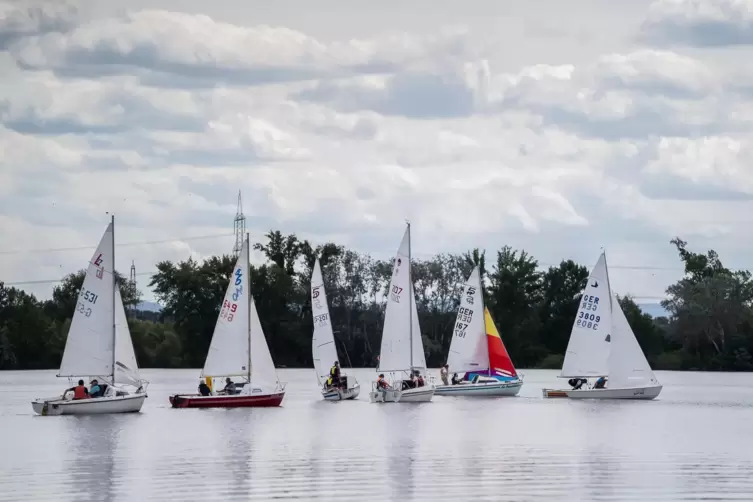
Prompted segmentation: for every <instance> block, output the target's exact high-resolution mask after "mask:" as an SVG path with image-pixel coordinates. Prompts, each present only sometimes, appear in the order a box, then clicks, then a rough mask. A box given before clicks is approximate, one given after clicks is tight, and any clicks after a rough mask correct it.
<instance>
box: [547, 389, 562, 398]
mask: <svg viewBox="0 0 753 502" xmlns="http://www.w3.org/2000/svg"><path fill="white" fill-rule="evenodd" d="M541 394H542V395H543V396H544V398H554V397H568V396H567V391H566V390H561V389H541Z"/></svg>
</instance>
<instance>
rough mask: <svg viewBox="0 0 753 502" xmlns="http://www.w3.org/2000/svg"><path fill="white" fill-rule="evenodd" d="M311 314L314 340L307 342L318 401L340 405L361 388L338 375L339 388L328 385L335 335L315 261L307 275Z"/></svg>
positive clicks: (320, 274)
mask: <svg viewBox="0 0 753 502" xmlns="http://www.w3.org/2000/svg"><path fill="white" fill-rule="evenodd" d="M311 314H312V317H313V320H314V336H313V338H312V340H311V351H312V355H313V358H314V372H315V373H316V380H317V382H319V386H320V387H321V391H322V397H323V398H324V399H325V400H326V401H342V400H346V399H355V398H357V397H358V394H360V392H361V386H360V385H359V383H358V381H357V380H356V378H355V377H350V376H347V375H345V374H342V373H341V375H340V382H339V385H330V384H329V383H328V379H329V368H330V365H333V364H334V363H338V364H339V359H338V357H337V347H336V346H335V335H334V333H333V332H332V322H331V318H330V315H329V306H328V304H327V292H326V288H325V287H324V279H323V277H322V269H321V267H320V265H319V258H317V259H316V261H315V262H314V271H313V273H312V275H311Z"/></svg>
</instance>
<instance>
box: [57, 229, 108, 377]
mask: <svg viewBox="0 0 753 502" xmlns="http://www.w3.org/2000/svg"><path fill="white" fill-rule="evenodd" d="M113 256H114V250H113V224H112V222H111V223H110V224H109V225H108V226H107V230H105V233H104V235H103V236H102V240H100V242H99V245H98V246H97V249H96V251H94V256H92V259H91V260H90V261H89V266H88V268H87V269H86V275H85V276H84V283H83V285H82V287H81V291H80V293H79V296H78V301H77V302H76V310H75V312H74V313H73V319H71V326H70V328H69V329H68V338H67V340H66V342H65V350H64V352H63V359H62V361H61V363H60V372H59V373H58V376H64V377H85V376H107V375H112V373H113V371H112V364H113V351H114V350H115V348H114V338H115V333H114V332H113V329H114V326H113V310H112V309H113V299H114V294H115V279H114V274H113V272H114V264H113Z"/></svg>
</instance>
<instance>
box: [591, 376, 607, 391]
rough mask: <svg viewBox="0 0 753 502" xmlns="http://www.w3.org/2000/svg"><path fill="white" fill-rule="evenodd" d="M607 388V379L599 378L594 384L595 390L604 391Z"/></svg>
mask: <svg viewBox="0 0 753 502" xmlns="http://www.w3.org/2000/svg"><path fill="white" fill-rule="evenodd" d="M606 386H607V379H606V377H603V376H601V377H599V379H598V380H596V383H595V384H594V389H603V388H605V387H606Z"/></svg>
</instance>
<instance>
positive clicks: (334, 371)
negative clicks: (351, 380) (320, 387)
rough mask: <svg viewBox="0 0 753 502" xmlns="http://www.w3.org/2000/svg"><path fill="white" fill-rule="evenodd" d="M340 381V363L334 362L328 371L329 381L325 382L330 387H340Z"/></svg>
mask: <svg viewBox="0 0 753 502" xmlns="http://www.w3.org/2000/svg"><path fill="white" fill-rule="evenodd" d="M340 380H341V379H340V363H339V362H338V361H335V363H334V364H333V365H332V367H331V368H330V369H329V379H328V380H327V384H328V385H329V386H330V387H340V383H341V381H340Z"/></svg>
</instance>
